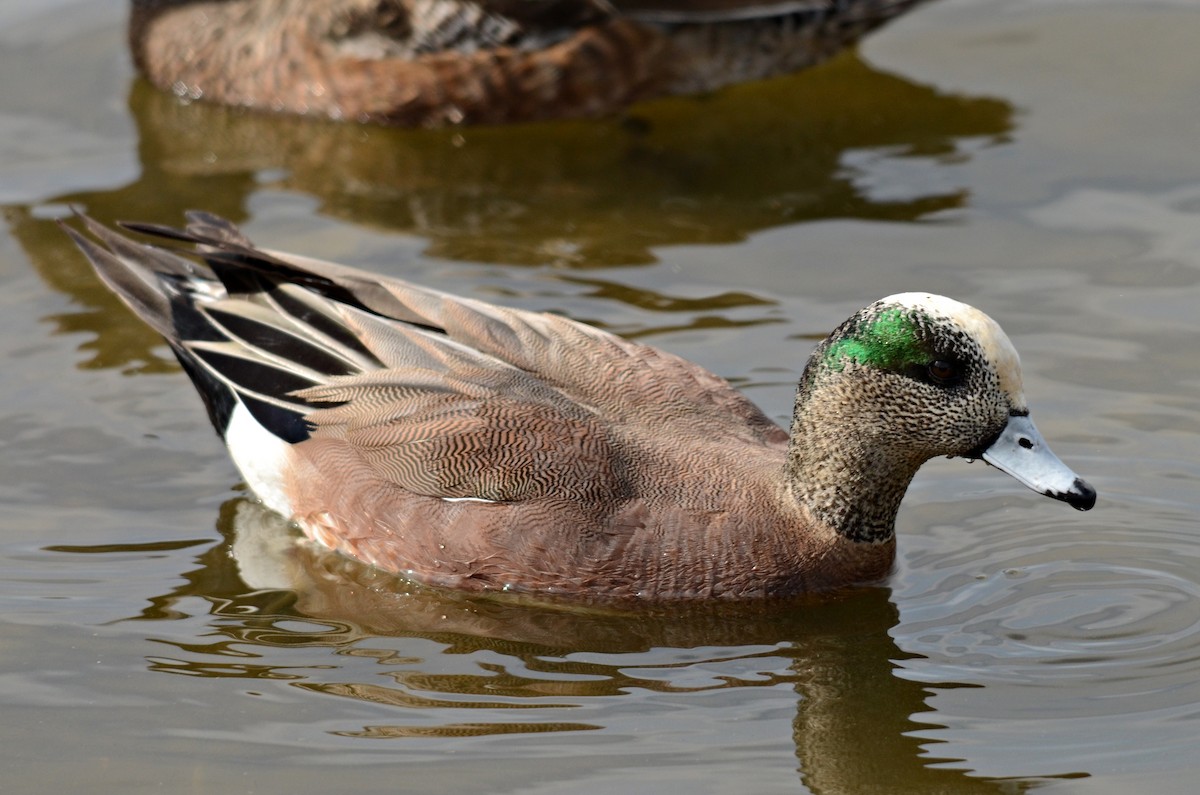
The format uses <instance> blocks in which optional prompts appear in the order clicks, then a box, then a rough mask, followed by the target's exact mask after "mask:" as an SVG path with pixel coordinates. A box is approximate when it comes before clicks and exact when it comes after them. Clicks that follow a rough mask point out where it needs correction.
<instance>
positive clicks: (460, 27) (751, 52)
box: [129, 0, 922, 126]
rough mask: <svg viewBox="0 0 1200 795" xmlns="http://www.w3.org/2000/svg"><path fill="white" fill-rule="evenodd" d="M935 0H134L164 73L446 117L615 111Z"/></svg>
mask: <svg viewBox="0 0 1200 795" xmlns="http://www.w3.org/2000/svg"><path fill="white" fill-rule="evenodd" d="M919 2H922V0H773V1H770V2H757V1H756V0H621V1H620V2H616V3H613V4H611V5H610V4H609V3H607V2H603V1H602V0H481V1H479V2H470V0H331V1H330V2H320V3H315V2H309V0H134V2H133V7H132V13H131V16H130V23H129V41H130V48H131V50H132V52H133V57H134V62H135V64H136V65H137V67H138V69H139V70H140V71H141V72H142V74H144V75H145V76H146V77H147V78H148V79H149V80H150V81H151V82H153V83H154V84H155V85H157V86H159V87H160V88H163V89H165V90H169V91H173V92H175V93H177V94H179V95H180V96H184V97H189V98H193V99H203V100H206V101H212V102H218V103H221V104H225V105H236V106H245V107H252V108H257V109H260V110H270V111H284V112H288V113H300V114H311V115H316V116H325V117H330V118H335V119H350V120H358V121H374V122H383V123H388V124H401V125H424V126H436V125H442V124H460V123H469V124H478V123H504V122H517V121H530V120H534V119H546V118H564V117H582V116H599V115H605V114H611V113H613V112H615V111H617V110H620V109H621V108H623V107H625V106H627V105H629V104H630V103H632V102H636V101H638V100H643V99H648V98H651V97H655V96H662V95H667V94H686V93H697V92H703V91H711V90H714V89H716V88H720V87H722V86H725V85H729V84H732V83H738V82H744V81H748V80H755V79H760V78H763V77H768V76H771V75H776V74H781V73H785V72H790V71H795V70H798V69H802V68H805V67H807V66H811V65H813V64H815V63H818V62H820V61H822V60H824V59H825V58H827V57H829V56H830V55H832V54H834V53H836V52H837V51H838V50H840V49H841V48H843V47H846V46H848V45H850V44H853V43H854V42H855V41H857V40H858V39H859V38H860V37H861V36H862V35H864V34H865V33H867V32H868V31H870V30H871V29H873V28H875V27H878V26H879V25H881V24H883V23H884V22H886V21H887V20H889V19H891V18H893V17H895V16H897V15H899V14H901V13H903V12H904V11H907V10H908V9H909V8H911V7H912V6H914V5H916V4H918V3H919Z"/></svg>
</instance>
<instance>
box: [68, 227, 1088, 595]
mask: <svg viewBox="0 0 1200 795" xmlns="http://www.w3.org/2000/svg"><path fill="white" fill-rule="evenodd" d="M189 220H190V221H191V223H190V224H189V225H188V227H187V229H186V230H176V229H168V228H164V227H157V226H147V225H131V228H133V229H135V230H137V231H140V232H144V233H148V234H151V235H156V236H158V237H159V238H165V239H170V240H174V241H185V242H187V243H189V244H192V245H193V246H194V250H192V251H191V253H190V255H189V256H183V255H181V254H176V253H172V252H168V251H165V250H163V249H161V248H156V247H151V246H148V245H145V244H143V243H140V242H136V241H134V240H133V239H131V238H129V237H126V236H124V235H122V234H119V233H117V232H114V231H112V230H110V229H108V228H106V227H104V226H102V225H100V224H97V223H95V222H94V221H91V220H90V219H86V218H85V219H84V223H85V226H86V228H87V230H88V231H90V232H91V234H92V236H93V238H94V239H92V238H88V237H86V236H84V235H83V234H81V233H80V232H78V231H76V230H73V229H69V228H68V231H69V232H70V233H71V234H72V236H73V237H74V238H75V240H76V242H77V243H78V245H79V246H80V248H81V249H82V250H83V251H84V253H85V254H86V255H87V257H88V258H89V259H90V260H91V262H92V263H93V265H94V266H95V267H96V269H97V272H98V273H99V275H100V276H101V278H102V279H103V280H104V282H105V283H106V284H107V285H108V286H109V287H110V288H112V289H113V290H114V291H115V292H116V293H117V294H118V295H119V296H120V297H121V298H122V299H123V300H124V301H125V303H127V304H128V305H129V306H130V307H131V308H132V309H133V310H134V311H135V312H136V313H137V314H138V315H139V316H140V317H142V319H143V320H145V321H146V322H147V323H148V324H149V325H151V326H152V327H153V328H154V329H155V330H157V331H158V332H159V333H160V334H162V335H163V336H164V337H165V338H166V340H167V342H168V343H169V344H170V345H171V347H172V349H173V350H174V352H175V354H176V356H177V357H178V358H179V360H180V362H181V363H182V364H183V366H184V369H185V370H186V371H187V372H188V374H189V375H190V376H191V377H192V379H193V381H194V382H195V384H196V386H197V388H198V389H199V391H200V393H201V395H202V396H203V397H204V399H205V402H206V403H207V405H208V408H209V414H210V416H211V418H212V420H213V423H214V425H215V426H216V428H217V430H218V432H219V433H220V434H221V435H222V437H223V438H224V440H225V442H226V444H227V445H228V447H229V450H230V453H231V455H232V456H233V459H234V461H235V462H236V463H237V465H238V467H239V469H240V470H241V472H242V473H243V475H244V477H245V478H246V481H247V483H248V484H249V485H250V487H251V488H252V489H253V490H254V492H255V493H256V494H257V495H258V496H259V497H260V498H261V499H262V501H263V502H264V503H265V504H266V505H267V506H268V507H270V508H272V509H274V510H276V511H278V512H279V513H281V514H283V515H285V516H288V517H291V518H292V519H293V520H294V521H295V522H296V523H297V524H298V525H299V526H300V527H301V528H302V529H303V531H304V532H305V533H306V534H307V535H308V536H309V537H310V538H312V539H314V540H315V541H317V542H319V543H321V544H323V545H325V546H327V547H330V548H332V549H336V550H339V551H341V552H343V553H345V554H347V555H350V556H352V557H355V558H358V559H360V560H363V561H365V562H367V563H369V564H372V565H374V566H377V567H379V568H381V569H385V570H387V571H391V572H395V573H398V574H401V575H406V576H410V577H413V578H415V579H417V580H420V581H424V582H427V583H432V584H437V585H441V586H448V587H454V588H461V589H470V590H516V591H522V592H534V593H553V594H566V595H575V596H585V597H589V598H634V597H638V598H642V599H649V600H659V601H662V600H681V599H712V598H726V599H749V598H763V597H772V596H788V595H794V594H799V593H803V592H808V591H814V590H819V589H826V588H832V587H837V586H841V585H847V584H852V583H859V582H867V581H874V580H879V579H881V578H882V577H884V576H885V575H886V574H887V573H888V571H889V570H890V568H891V566H892V563H893V560H894V555H895V532H894V522H895V517H896V512H897V510H898V509H899V505H900V501H901V499H902V498H903V496H904V492H905V490H906V488H907V487H908V484H909V482H910V481H911V479H912V477H913V475H914V474H915V473H916V472H917V470H918V468H919V467H920V466H921V464H922V463H924V462H925V461H927V460H928V459H930V458H932V457H934V456H962V457H970V458H980V457H981V458H983V459H984V460H986V461H988V462H989V463H991V464H993V465H994V466H996V467H998V468H1000V469H1002V470H1004V471H1006V472H1009V473H1010V474H1012V475H1013V476H1014V477H1016V478H1017V479H1018V480H1021V481H1022V482H1024V483H1025V484H1026V485H1028V486H1030V487H1031V488H1032V489H1034V490H1035V491H1038V492H1040V493H1043V494H1046V495H1047V496H1051V497H1054V498H1056V499H1061V500H1064V501H1066V502H1068V503H1070V504H1071V505H1073V506H1074V507H1076V508H1079V509H1081V510H1087V509H1089V508H1091V507H1092V505H1093V504H1094V502H1095V498H1096V495H1095V492H1094V491H1093V490H1092V489H1091V487H1090V486H1088V485H1087V484H1086V483H1085V482H1084V481H1083V480H1081V479H1079V478H1078V477H1077V476H1076V475H1075V474H1074V473H1073V472H1072V471H1071V470H1070V469H1068V468H1067V467H1066V466H1065V465H1063V464H1062V462H1061V461H1059V460H1058V459H1057V458H1056V457H1055V456H1054V455H1053V453H1051V452H1050V450H1049V448H1048V447H1047V446H1046V444H1045V442H1044V441H1043V440H1042V438H1041V436H1040V435H1039V434H1038V432H1037V429H1036V428H1035V427H1034V426H1033V423H1032V422H1031V421H1030V419H1029V413H1028V407H1027V405H1026V402H1025V397H1024V393H1023V388H1022V385H1021V372H1020V364H1019V360H1018V357H1017V354H1016V351H1015V350H1014V349H1013V346H1012V344H1011V343H1010V342H1009V340H1008V338H1007V337H1006V336H1005V335H1004V332H1003V331H1002V330H1001V329H1000V327H999V326H998V325H997V324H996V323H995V322H994V321H993V320H992V319H991V318H989V317H988V316H987V315H985V314H983V313H982V312H980V311H979V310H977V309H974V308H973V307H970V306H967V305H965V304H961V303H958V302H957V301H952V300H951V299H948V298H943V297H940V296H935V295H930V294H922V293H906V294H902V295H896V296H891V297H889V298H885V299H882V300H881V301H877V302H876V303H874V304H871V305H870V306H868V307H866V308H864V309H863V310H861V311H860V312H858V313H856V314H855V315H854V316H853V317H851V318H850V319H849V320H847V321H846V322H845V323H843V324H842V325H841V326H839V327H838V328H837V329H835V330H834V331H833V333H832V334H831V335H830V336H829V337H828V338H827V339H826V340H824V341H823V342H822V343H821V344H819V345H818V346H817V348H816V350H815V351H813V353H812V355H811V356H810V358H809V360H808V364H807V366H806V367H805V370H804V374H803V376H802V378H801V380H800V384H799V388H798V390H797V395H796V405H795V411H794V416H793V419H792V423H791V428H790V432H787V431H784V430H783V429H782V428H780V427H778V426H777V425H775V424H774V423H773V422H771V421H770V420H769V419H768V418H767V417H766V416H765V415H764V414H763V413H762V412H761V411H760V410H759V409H758V408H757V407H755V406H754V405H753V404H752V403H751V402H750V401H749V400H747V399H746V398H745V397H744V396H742V395H741V394H740V393H739V392H737V391H736V390H735V389H734V388H733V387H732V386H730V385H729V384H728V383H727V382H725V381H724V380H722V379H720V378H719V377H717V376H715V375H713V374H712V373H709V372H708V371H706V370H704V369H703V368H701V367H699V366H697V365H695V364H692V363H690V362H688V361H686V360H684V359H681V358H679V357H677V356H673V355H671V354H669V353H666V352H664V351H661V350H657V349H655V348H652V347H650V346H647V345H642V344H638V343H635V342H631V341H629V340H625V339H622V338H620V337H617V336H614V335H612V334H609V333H606V332H603V331H600V330H598V329H596V328H593V327H590V326H587V325H585V324H582V323H578V322H575V321H572V320H569V319H567V318H563V317H559V316H555V315H548V314H541V313H535V312H528V311H521V310H516V309H508V308H503V307H499V306H494V305H491V304H487V303H484V302H481V301H477V300H473V299H467V298H460V297H456V296H453V295H450V294H447V293H442V292H438V291H435V290H430V289H426V288H422V287H419V286H417V285H413V284H410V283H407V282H404V281H401V280H398V279H391V278H386V277H382V276H378V275H375V274H371V273H368V272H365V271H360V270H355V269H352V268H347V267H344V266H340V265H334V264H332V263H324V262H318V261H315V260H309V259H306V258H303V257H297V256H294V255H289V254H282V253H278V252H270V251H265V250H262V249H258V248H256V247H254V246H253V245H252V244H251V243H250V241H249V240H247V239H246V238H245V237H244V236H242V234H241V233H240V232H239V231H238V230H237V229H236V228H235V227H233V226H232V225H231V224H229V223H228V222H227V221H224V220H223V219H220V218H216V217H214V216H210V215H207V214H200V213H193V214H190V215H189ZM96 241H99V242H96Z"/></svg>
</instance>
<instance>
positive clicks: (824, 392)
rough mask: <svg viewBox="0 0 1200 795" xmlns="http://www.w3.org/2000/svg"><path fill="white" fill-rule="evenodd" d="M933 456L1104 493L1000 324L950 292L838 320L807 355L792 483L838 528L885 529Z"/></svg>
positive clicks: (856, 533) (884, 534)
mask: <svg viewBox="0 0 1200 795" xmlns="http://www.w3.org/2000/svg"><path fill="white" fill-rule="evenodd" d="M935 456H949V457H963V458H969V459H977V458H982V459H983V460H984V461H986V462H987V463H989V464H991V465H992V466H994V467H996V468H998V469H1000V470H1002V471H1004V472H1007V473H1008V474H1009V475H1012V476H1013V477H1014V478H1016V479H1017V480H1018V481H1020V482H1021V483H1024V484H1025V485H1026V486H1028V487H1029V488H1031V489H1033V490H1034V491H1036V492H1038V493H1040V494H1044V495H1046V496H1048V497H1053V498H1055V499H1058V500H1062V501H1064V502H1066V503H1068V504H1069V505H1071V506H1073V507H1075V508H1077V509H1079V510H1084V511H1086V510H1088V509H1090V508H1091V507H1092V506H1093V505H1095V502H1096V492H1095V490H1094V489H1093V488H1092V487H1091V486H1089V485H1088V484H1087V483H1086V482H1085V481H1084V480H1083V479H1082V478H1080V477H1079V476H1078V475H1076V474H1075V473H1074V472H1073V471H1071V469H1070V468H1068V467H1067V466H1066V465H1065V464H1063V462H1062V461H1060V460H1059V459H1058V457H1057V456H1055V455H1054V453H1053V452H1052V451H1051V450H1050V448H1049V446H1048V445H1047V444H1046V442H1045V440H1044V439H1043V438H1042V436H1041V434H1040V433H1039V432H1038V430H1037V427H1036V426H1035V425H1034V424H1033V421H1032V420H1031V419H1030V417H1029V407H1028V405H1027V404H1026V401H1025V393H1024V388H1023V386H1022V383H1021V365H1020V358H1019V357H1018V356H1017V352H1016V349H1015V348H1014V347H1013V345H1012V342H1011V341H1010V340H1009V339H1008V336H1007V335H1006V334H1005V333H1004V331H1003V330H1002V329H1001V328H1000V326H999V324H997V323H996V322H995V321H994V320H992V319H991V318H990V317H988V316H987V315H985V314H984V313H983V312H981V311H979V310H978V309H976V308H974V307H972V306H968V305H966V304H963V303H960V302H958V301H954V300H952V299H949V298H945V297H943V296H938V295H932V294H929V293H902V294H898V295H892V296H889V297H887V298H884V299H882V300H880V301H876V302H875V303H874V304H871V305H870V306H868V307H865V308H864V309H862V310H861V311H859V312H858V313H856V314H855V315H854V316H853V317H851V318H850V319H848V320H847V321H846V322H845V323H843V324H842V325H840V326H839V327H838V328H837V329H835V330H834V331H833V333H832V334H830V335H829V337H828V338H826V339H825V340H824V341H823V342H822V343H821V344H820V345H819V346H818V347H817V349H816V350H815V351H814V352H813V354H812V356H811V357H810V358H809V361H808V365H807V366H806V368H805V371H804V375H803V377H802V378H801V381H800V386H799V389H798V392H797V398H796V411H795V415H794V418H793V426H792V441H791V446H790V450H789V457H788V462H789V463H788V466H789V468H790V469H791V472H790V477H789V482H790V484H791V488H792V489H793V492H794V493H795V495H796V496H797V498H799V499H800V500H801V501H802V502H804V503H805V504H806V505H807V506H808V507H809V508H810V510H813V511H814V512H815V513H816V514H817V515H818V516H819V517H820V518H821V519H822V520H824V521H825V522H827V523H829V524H831V525H832V526H834V528H835V529H837V530H839V532H841V533H843V534H845V535H849V536H850V537H851V538H855V540H863V541H878V540H884V539H886V538H890V537H891V535H892V533H893V530H892V525H893V521H894V517H895V512H896V510H897V509H898V507H899V501H900V498H901V497H903V494H904V490H905V489H906V488H907V486H908V483H909V482H910V481H911V479H912V476H913V475H914V474H916V471H917V469H918V468H919V467H920V466H921V464H922V463H924V462H925V461H927V460H929V459H930V458H933V457H935ZM822 458H823V460H824V462H825V463H824V464H823V465H822V464H821V463H820V462H821V461H822Z"/></svg>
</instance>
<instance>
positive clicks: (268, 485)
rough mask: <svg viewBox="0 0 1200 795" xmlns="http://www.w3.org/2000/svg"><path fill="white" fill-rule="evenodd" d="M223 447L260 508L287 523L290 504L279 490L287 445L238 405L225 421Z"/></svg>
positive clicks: (286, 465) (290, 513) (281, 483)
mask: <svg viewBox="0 0 1200 795" xmlns="http://www.w3.org/2000/svg"><path fill="white" fill-rule="evenodd" d="M225 445H226V446H227V447H228V448H229V455H230V456H231V457H232V458H233V463H235V464H237V468H238V470H239V471H241V473H242V477H243V478H245V479H246V483H247V485H249V486H250V489H251V490H252V491H253V492H254V494H255V495H256V496H257V497H258V498H259V499H260V500H262V501H263V505H266V506H267V507H268V508H270V509H271V510H273V511H275V512H277V513H281V514H283V515H284V516H286V517H288V518H289V519H290V518H291V516H292V501H291V500H290V499H289V498H288V496H287V494H286V493H285V492H284V490H283V473H284V471H285V470H286V469H287V467H288V456H289V453H290V450H291V445H290V444H288V443H287V442H285V441H284V440H282V439H280V438H279V437H278V436H276V435H275V434H273V433H271V432H270V431H268V430H267V429H266V428H264V427H263V426H262V425H260V424H259V423H258V420H256V419H254V415H253V414H251V413H250V410H249V409H247V408H246V407H245V406H243V405H242V404H241V403H238V404H237V406H235V407H234V409H233V414H232V415H231V416H230V418H229V427H228V428H227V429H226V431H225Z"/></svg>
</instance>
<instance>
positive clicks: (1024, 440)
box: [1017, 436, 1033, 450]
mask: <svg viewBox="0 0 1200 795" xmlns="http://www.w3.org/2000/svg"><path fill="white" fill-rule="evenodd" d="M1017 444H1019V445H1021V446H1022V447H1024V448H1025V449H1026V450H1032V449H1033V440H1032V439H1030V438H1029V437H1028V436H1022V437H1021V438H1020V439H1018V440H1017Z"/></svg>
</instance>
